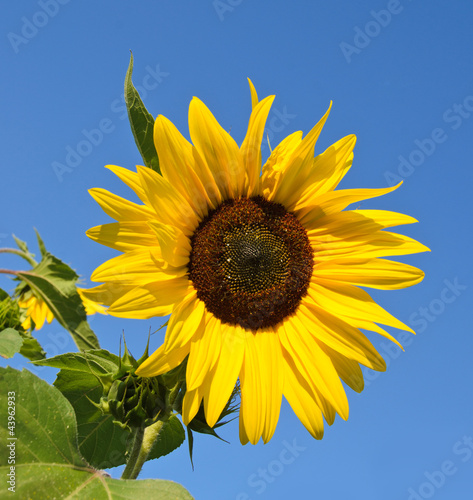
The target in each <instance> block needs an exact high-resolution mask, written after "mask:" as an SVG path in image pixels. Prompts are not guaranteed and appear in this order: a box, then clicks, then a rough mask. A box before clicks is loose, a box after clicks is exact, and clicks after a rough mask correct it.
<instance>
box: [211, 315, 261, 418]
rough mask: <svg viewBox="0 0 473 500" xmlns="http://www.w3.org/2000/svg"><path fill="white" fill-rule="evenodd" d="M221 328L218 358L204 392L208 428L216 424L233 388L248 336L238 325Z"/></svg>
mask: <svg viewBox="0 0 473 500" xmlns="http://www.w3.org/2000/svg"><path fill="white" fill-rule="evenodd" d="M221 326H222V328H221V332H222V348H221V351H220V356H219V358H218V361H217V363H216V364H215V366H214V367H213V369H212V371H211V372H210V374H209V375H208V377H207V380H206V383H205V392H204V394H205V395H204V409H205V418H206V420H207V423H208V424H209V425H210V427H213V426H214V425H215V424H216V423H217V420H218V418H219V417H220V414H221V413H222V411H223V409H224V408H225V405H226V404H227V402H228V400H229V399H230V396H231V394H232V391H233V389H234V387H235V383H236V381H237V378H238V375H239V374H240V370H241V366H242V363H243V354H244V346H245V337H246V335H247V334H248V333H247V332H245V331H244V330H243V328H241V327H240V326H239V325H235V326H233V325H224V324H222V325H221ZM250 335H251V334H250Z"/></svg>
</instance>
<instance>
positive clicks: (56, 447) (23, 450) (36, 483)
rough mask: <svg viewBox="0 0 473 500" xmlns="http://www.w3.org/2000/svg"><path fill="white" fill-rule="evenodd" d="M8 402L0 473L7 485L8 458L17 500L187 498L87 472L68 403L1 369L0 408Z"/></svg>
mask: <svg viewBox="0 0 473 500" xmlns="http://www.w3.org/2000/svg"><path fill="white" fill-rule="evenodd" d="M8 397H10V399H8ZM8 401H11V402H13V403H14V405H10V407H11V408H13V410H11V414H13V416H14V418H15V420H14V422H15V424H16V426H15V427H12V426H11V423H12V421H11V420H10V421H8V420H7V419H6V418H2V419H1V420H0V438H1V442H2V443H6V445H10V447H9V448H8V449H7V450H8V452H7V453H1V454H0V474H1V475H2V477H3V478H4V481H7V480H8V479H7V478H8V476H7V474H8V473H10V471H11V469H10V467H11V465H12V464H9V463H8V458H11V457H12V456H13V457H14V459H15V464H14V466H15V475H16V478H15V479H16V480H15V493H16V497H17V498H71V499H80V498H98V499H101V498H107V499H112V500H113V499H117V500H118V499H120V500H127V499H129V500H132V499H133V500H134V499H135V498H137V497H142V498H147V499H150V500H158V499H160V500H171V499H174V500H190V499H192V497H191V495H190V494H189V493H188V492H187V491H186V490H185V489H184V488H183V487H182V486H181V485H178V484H176V483H173V482H171V481H163V480H140V481H136V480H126V481H124V480H118V479H112V478H110V477H109V476H108V475H107V474H105V473H103V472H102V471H99V470H96V469H94V468H92V467H91V466H90V465H89V464H88V463H87V462H86V461H85V460H84V459H83V458H82V456H81V454H80V452H79V449H78V447H77V425H76V419H75V414H74V410H73V408H72V406H71V404H70V403H69V401H67V399H66V398H65V397H64V396H63V395H62V394H61V393H60V392H59V391H58V390H57V389H56V388H55V387H52V386H50V385H48V384H47V383H46V382H45V381H44V380H41V379H39V378H38V377H36V376H35V375H33V374H32V373H30V372H28V371H27V370H23V371H22V372H19V371H17V370H14V369H12V368H9V367H8V368H6V369H5V368H0V404H1V406H2V408H7V406H8ZM9 422H10V427H8V424H9ZM14 438H17V439H14ZM12 443H14V444H12ZM12 450H14V451H12ZM8 486H9V485H8V483H7V487H8ZM12 498H13V497H12Z"/></svg>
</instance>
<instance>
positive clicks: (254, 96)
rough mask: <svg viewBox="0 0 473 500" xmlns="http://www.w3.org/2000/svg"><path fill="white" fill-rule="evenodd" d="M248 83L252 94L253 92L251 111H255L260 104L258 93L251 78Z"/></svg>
mask: <svg viewBox="0 0 473 500" xmlns="http://www.w3.org/2000/svg"><path fill="white" fill-rule="evenodd" d="M248 83H249V85H250V92H251V109H255V106H256V105H257V104H258V93H257V92H256V89H255V86H254V85H253V82H252V81H251V80H250V79H249V78H248Z"/></svg>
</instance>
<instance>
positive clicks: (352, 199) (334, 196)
mask: <svg viewBox="0 0 473 500" xmlns="http://www.w3.org/2000/svg"><path fill="white" fill-rule="evenodd" d="M401 184H402V181H401V182H400V183H399V184H397V185H396V186H393V187H388V188H378V189H340V190H338V191H330V192H328V193H325V194H323V195H321V196H318V197H317V198H315V199H314V200H313V202H312V205H306V206H305V207H303V208H301V209H300V210H297V215H298V218H299V220H300V221H301V222H302V224H303V225H304V227H306V228H307V229H308V230H310V229H313V228H316V227H317V219H319V218H320V217H322V216H323V215H329V214H334V213H336V212H341V211H342V210H343V209H345V208H346V207H347V206H348V205H351V204H352V203H358V202H359V201H363V200H368V199H370V198H375V197H377V196H382V195H383V194H387V193H390V192H392V191H394V190H395V189H397V188H398V187H399V186H400V185H401Z"/></svg>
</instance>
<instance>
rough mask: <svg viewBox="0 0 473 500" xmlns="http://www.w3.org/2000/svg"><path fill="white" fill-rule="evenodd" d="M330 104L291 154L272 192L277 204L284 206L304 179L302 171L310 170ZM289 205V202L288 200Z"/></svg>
mask: <svg viewBox="0 0 473 500" xmlns="http://www.w3.org/2000/svg"><path fill="white" fill-rule="evenodd" d="M331 107H332V103H331V102H330V106H329V108H328V109H327V111H326V112H325V114H324V116H323V117H322V118H321V119H320V120H319V122H318V123H317V124H316V125H315V126H314V127H313V128H312V130H311V131H310V132H309V133H308V134H307V135H306V136H305V137H304V138H303V139H302V141H301V142H300V143H299V144H298V145H297V147H296V148H295V149H294V151H293V152H292V154H291V156H290V159H289V160H288V162H287V165H286V168H285V170H284V175H282V176H281V177H280V178H279V179H278V182H277V185H276V187H275V191H274V200H275V201H276V202H278V203H282V204H286V203H287V201H288V195H289V194H290V193H292V192H293V191H295V190H297V188H298V187H299V185H300V182H301V180H300V179H301V176H302V178H304V177H305V176H304V174H303V172H304V170H306V169H308V168H310V167H311V166H312V164H313V161H314V147H315V143H316V142H317V139H318V138H319V135H320V132H321V131H322V128H323V126H324V124H325V121H326V120H327V118H328V115H329V113H330V109H331ZM289 203H290V200H289Z"/></svg>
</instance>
